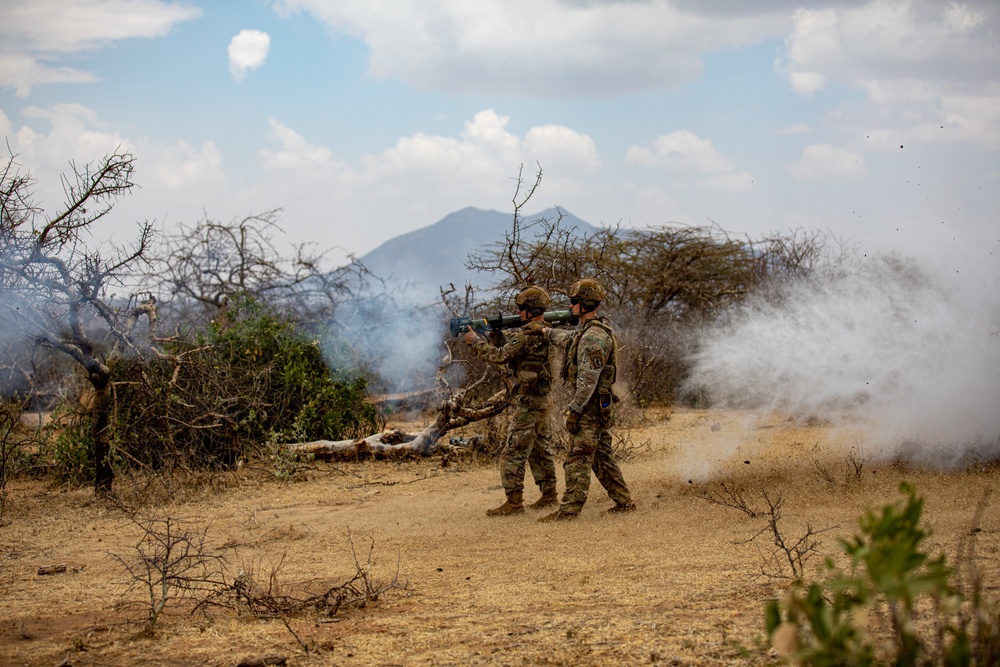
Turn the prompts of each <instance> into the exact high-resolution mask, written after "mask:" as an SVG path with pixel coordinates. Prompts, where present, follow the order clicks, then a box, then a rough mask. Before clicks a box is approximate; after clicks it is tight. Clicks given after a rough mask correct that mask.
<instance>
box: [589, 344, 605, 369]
mask: <svg viewBox="0 0 1000 667" xmlns="http://www.w3.org/2000/svg"><path fill="white" fill-rule="evenodd" d="M587 361H589V362H590V365H591V367H592V368H595V369H597V370H600V369H602V368H604V354H603V353H602V352H601V350H599V349H597V348H595V349H593V350H590V351H589V352H588V353H587Z"/></svg>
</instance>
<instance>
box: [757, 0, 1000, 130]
mask: <svg viewBox="0 0 1000 667" xmlns="http://www.w3.org/2000/svg"><path fill="white" fill-rule="evenodd" d="M998 33H1000V3H998V2H996V1H995V0H965V1H952V2H941V1H940V0H906V1H900V0H870V1H868V2H863V3H845V4H840V3H838V4H835V5H832V6H827V7H813V8H800V9H797V10H795V12H794V14H793V26H792V29H791V31H790V32H789V33H788V35H787V36H786V38H785V48H784V51H783V53H782V54H781V57H780V58H779V59H778V61H777V62H776V67H777V69H778V71H780V72H782V73H783V74H784V75H785V76H787V78H788V81H789V84H790V85H791V87H792V88H793V89H794V90H795V91H797V92H799V93H802V94H805V95H814V94H815V93H818V92H819V91H821V90H823V89H825V88H828V87H829V86H831V85H832V84H833V83H834V82H838V83H842V84H846V85H848V86H852V87H855V88H857V89H860V90H862V91H864V92H865V93H866V94H867V96H868V102H869V104H868V105H856V110H855V111H854V112H853V114H846V115H845V117H844V119H843V120H842V123H844V124H850V125H854V126H856V127H857V128H861V127H864V128H865V130H864V131H865V132H866V133H868V132H869V131H870V130H872V129H873V128H872V125H873V124H874V122H878V123H880V124H882V125H883V126H884V127H886V128H896V129H899V130H903V131H904V133H905V134H908V135H910V136H913V135H914V134H922V133H924V130H925V128H926V127H938V128H940V127H941V126H942V125H945V126H947V127H949V130H950V133H949V137H950V138H952V139H955V138H960V139H963V140H966V141H972V142H977V143H983V144H995V142H996V141H997V139H998V138H1000V122H998V118H997V114H996V113H995V110H996V109H997V108H1000V68H998V66H997V64H998V63H1000V40H997V38H996V35H997V34H998ZM970 98H980V100H981V101H980V102H978V103H976V104H975V106H974V107H969V106H968V105H967V101H968V100H969V99H970ZM956 107H963V113H962V114H961V115H960V116H959V117H958V118H957V121H958V122H956V115H955V114H954V113H953V112H952V110H954V109H955V108H956ZM991 110H993V111H992V112H991ZM873 119H878V120H876V121H874V122H873Z"/></svg>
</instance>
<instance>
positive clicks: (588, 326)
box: [536, 278, 635, 521]
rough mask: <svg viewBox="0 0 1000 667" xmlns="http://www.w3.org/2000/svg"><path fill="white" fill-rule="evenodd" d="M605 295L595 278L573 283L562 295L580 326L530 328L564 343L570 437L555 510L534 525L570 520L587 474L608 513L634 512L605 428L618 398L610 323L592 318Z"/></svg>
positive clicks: (579, 505) (582, 499) (581, 499)
mask: <svg viewBox="0 0 1000 667" xmlns="http://www.w3.org/2000/svg"><path fill="white" fill-rule="evenodd" d="M606 294H607V293H606V292H605V290H604V288H603V287H602V286H601V284H600V283H598V282H597V281H596V280H593V279H591V278H584V279H582V280H578V281H577V282H575V283H573V285H572V286H571V287H570V288H569V292H568V295H569V298H570V304H571V307H572V310H573V314H574V315H576V316H578V317H579V318H580V328H579V329H578V330H576V331H573V332H568V331H557V330H555V329H541V328H536V330H538V331H540V332H542V334H543V336H544V337H545V338H548V339H550V340H552V341H553V342H554V343H555V344H565V345H566V358H565V361H564V363H563V372H562V377H563V381H564V382H565V383H566V384H567V385H568V386H569V388H570V391H572V392H573V395H572V398H571V399H570V402H569V407H568V409H567V410H566V430H567V431H569V433H570V442H569V454H568V455H567V457H566V461H565V463H564V464H563V470H564V471H565V473H566V492H565V493H564V494H563V499H562V504H561V505H560V507H559V510H558V511H556V512H554V513H552V514H549V515H547V516H544V517H542V518H541V519H539V521H560V520H569V519H575V518H576V517H577V516H578V515H579V514H580V511H581V510H582V509H583V505H584V503H586V502H587V490H588V489H589V487H590V471H591V470H593V471H594V474H595V475H596V476H597V481H599V482H600V483H601V486H603V487H604V489H605V490H606V491H607V492H608V496H610V497H611V499H612V500H613V501H615V505H614V507H612V508H611V509H609V510H608V511H609V512H630V511H632V510H634V509H635V503H634V502H633V501H632V494H631V493H630V492H629V489H628V486H627V485H626V484H625V478H624V477H623V476H622V471H621V469H620V468H619V467H618V462H617V461H615V455H614V452H613V451H612V449H611V433H610V430H609V429H610V428H611V426H612V416H613V415H612V411H613V407H614V403H615V402H616V401H617V400H618V399H617V397H615V396H614V394H612V392H611V385H612V383H614V381H615V375H616V364H617V356H618V341H617V339H616V338H615V333H614V331H613V330H612V329H611V322H610V320H608V318H606V317H601V316H599V315H598V314H597V307H598V306H599V305H600V303H601V301H602V300H603V299H604V297H605V296H606Z"/></svg>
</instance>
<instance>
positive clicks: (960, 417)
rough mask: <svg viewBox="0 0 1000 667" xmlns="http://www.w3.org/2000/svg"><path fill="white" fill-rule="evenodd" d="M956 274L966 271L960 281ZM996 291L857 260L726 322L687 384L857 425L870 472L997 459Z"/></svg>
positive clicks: (740, 403) (702, 351)
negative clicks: (882, 466) (898, 465)
mask: <svg viewBox="0 0 1000 667" xmlns="http://www.w3.org/2000/svg"><path fill="white" fill-rule="evenodd" d="M967 274H968V272H966V275H967ZM997 292H1000V289H998V285H997V284H996V274H995V269H994V268H992V267H991V268H990V269H989V270H987V271H985V272H981V273H980V274H979V275H978V276H977V277H976V278H975V280H971V281H970V280H964V282H959V281H958V280H957V279H956V278H955V277H954V276H947V275H945V274H944V272H942V271H940V270H937V269H934V268H930V266H929V265H925V264H918V262H917V261H916V260H912V259H900V258H899V257H893V256H879V257H869V258H865V259H860V260H858V259H855V260H852V261H849V262H846V263H841V264H840V265H838V266H834V267H831V268H829V269H827V270H824V271H821V272H819V273H818V275H815V276H813V277H811V278H808V279H803V280H799V281H797V282H794V283H791V284H788V285H785V286H783V287H782V288H780V289H778V290H777V291H776V292H775V293H771V294H769V295H766V296H762V297H761V298H758V299H756V300H754V301H752V302H751V303H748V304H745V305H744V306H743V307H742V308H740V309H738V310H737V311H735V312H731V313H728V314H727V316H726V318H725V321H723V322H720V323H717V325H716V326H714V327H713V328H712V329H711V330H710V331H707V332H704V333H703V335H702V337H701V341H700V345H699V348H698V352H697V353H696V354H695V355H694V358H693V362H694V363H693V371H692V374H691V376H690V380H689V383H688V389H689V390H691V391H700V392H702V394H703V395H705V396H707V397H708V398H709V400H710V401H711V402H712V404H713V405H715V406H718V407H731V408H745V409H749V410H753V411H756V412H760V413H774V412H778V413H785V414H788V415H789V416H791V417H796V418H800V419H810V418H811V419H816V420H821V421H823V422H824V423H830V424H833V425H834V426H837V425H843V426H844V427H845V428H846V427H858V426H861V427H863V432H864V442H863V443H862V444H863V447H864V449H865V451H866V452H867V453H868V454H869V455H870V456H871V457H872V458H873V459H875V460H877V461H882V462H885V461H900V462H906V463H911V464H914V465H920V466H926V467H931V468H935V469H952V468H957V467H961V466H965V465H969V464H971V463H975V462H983V461H994V460H997V459H998V458H1000V333H998V332H1000V300H998V297H997Z"/></svg>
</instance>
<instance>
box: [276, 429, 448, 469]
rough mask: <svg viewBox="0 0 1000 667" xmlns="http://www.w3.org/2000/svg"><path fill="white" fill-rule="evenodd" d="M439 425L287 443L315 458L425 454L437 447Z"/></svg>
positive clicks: (386, 456) (293, 448) (439, 432)
mask: <svg viewBox="0 0 1000 667" xmlns="http://www.w3.org/2000/svg"><path fill="white" fill-rule="evenodd" d="M440 436H441V428H440V426H439V425H438V424H437V422H435V423H433V424H431V425H429V426H427V427H426V428H424V430H422V431H421V432H420V433H418V434H416V435H413V434H410V433H403V432H402V431H398V430H396V429H389V430H387V431H383V432H382V433H376V434H375V435H370V436H368V437H367V438H360V439H358V440H313V441H312V442H300V443H295V444H290V445H288V449H289V451H291V452H294V453H296V454H312V455H313V456H315V457H316V458H317V459H324V460H325V459H356V458H357V459H360V458H368V457H370V456H373V457H375V458H389V457H392V456H406V455H409V454H414V455H418V456H427V455H429V454H433V453H434V451H435V450H436V449H437V441H438V438H439V437H440Z"/></svg>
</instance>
